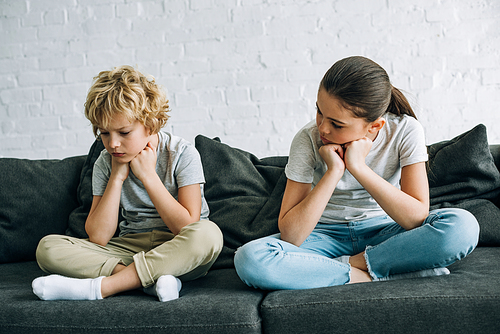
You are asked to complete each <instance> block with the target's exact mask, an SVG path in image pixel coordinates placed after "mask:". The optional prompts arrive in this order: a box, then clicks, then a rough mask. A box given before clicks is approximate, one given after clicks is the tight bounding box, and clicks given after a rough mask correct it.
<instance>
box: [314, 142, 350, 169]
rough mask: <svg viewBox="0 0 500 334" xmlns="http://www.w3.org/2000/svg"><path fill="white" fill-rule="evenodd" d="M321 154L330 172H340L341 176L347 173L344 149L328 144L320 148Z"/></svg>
mask: <svg viewBox="0 0 500 334" xmlns="http://www.w3.org/2000/svg"><path fill="white" fill-rule="evenodd" d="M319 154H320V155H321V157H322V158H323V160H324V161H325V163H326V166H327V167H328V170H331V171H338V172H340V173H341V175H343V174H344V171H345V167H346V165H345V163H344V149H343V148H342V146H340V145H337V144H327V145H323V146H321V147H320V148H319Z"/></svg>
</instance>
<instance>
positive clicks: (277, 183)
mask: <svg viewBox="0 0 500 334" xmlns="http://www.w3.org/2000/svg"><path fill="white" fill-rule="evenodd" d="M195 145H196V148H197V149H198V151H199V152H200V156H201V161H202V163H203V169H204V173H205V180H206V184H205V197H206V199H207V202H208V205H209V207H210V220H212V221H213V222H215V223H216V224H217V225H218V226H219V227H220V228H221V230H222V232H223V234H224V249H223V251H222V253H221V255H220V256H219V259H218V260H217V262H216V263H215V264H214V268H220V267H232V266H233V255H234V251H235V250H236V249H237V248H238V247H239V246H241V245H243V244H244V243H246V242H248V241H250V240H253V239H257V238H260V237H263V236H267V235H269V234H272V233H277V232H278V214H279V210H280V207H281V199H282V197H283V192H284V189H285V185H286V177H285V174H284V166H285V164H286V162H287V161H288V159H287V157H272V158H264V159H258V158H256V157H255V156H254V155H252V154H250V153H248V152H245V151H243V150H240V149H236V148H233V147H230V146H228V145H226V144H223V143H220V141H219V140H217V139H215V140H212V139H209V138H207V137H204V136H202V135H199V136H197V137H196V139H195Z"/></svg>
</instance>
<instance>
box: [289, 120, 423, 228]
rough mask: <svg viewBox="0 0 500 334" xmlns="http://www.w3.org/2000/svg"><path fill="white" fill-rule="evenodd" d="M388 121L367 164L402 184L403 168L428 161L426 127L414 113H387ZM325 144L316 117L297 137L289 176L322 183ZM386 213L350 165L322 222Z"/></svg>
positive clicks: (302, 181) (336, 222)
mask: <svg viewBox="0 0 500 334" xmlns="http://www.w3.org/2000/svg"><path fill="white" fill-rule="evenodd" d="M384 118H385V119H386V123H385V125H384V127H383V128H382V129H381V130H380V131H379V133H378V135H377V138H375V141H374V142H373V145H372V148H371V150H370V152H369V153H368V156H367V157H366V160H365V162H366V164H367V165H368V167H370V168H371V169H372V170H373V171H374V172H375V173H377V174H378V175H380V176H381V177H382V178H384V179H385V180H387V181H388V182H389V183H391V184H392V185H394V186H395V187H397V188H400V179H401V168H402V167H404V166H408V165H412V164H415V163H418V162H424V161H427V159H428V156H427V147H426V145H425V137H424V130H423V128H422V126H421V125H420V123H419V122H418V121H417V120H416V119H415V118H413V117H411V116H407V115H403V116H401V117H399V116H396V115H394V114H390V113H387V114H386V115H385V116H384ZM322 145H323V143H322V141H321V139H320V136H319V132H318V128H317V126H316V121H311V122H310V123H308V124H307V125H306V126H304V127H303V128H302V129H301V130H300V131H299V132H298V133H297V134H296V135H295V137H294V139H293V141H292V145H291V148H290V156H289V160H288V164H287V165H286V167H285V174H286V176H287V178H288V179H290V180H293V181H296V182H301V183H311V184H312V187H314V186H315V185H316V184H318V182H319V180H320V179H321V178H322V177H323V175H324V174H325V172H326V170H327V166H326V163H325V162H324V160H323V158H322V157H321V156H320V154H319V148H320V147H321V146H322ZM382 215H386V213H385V212H384V211H383V210H382V208H381V207H380V206H379V205H378V204H377V202H376V201H375V200H374V199H373V198H372V197H371V195H370V194H369V193H368V192H367V191H366V190H365V189H364V188H363V187H362V186H361V184H360V183H359V182H358V181H357V180H356V179H355V178H354V177H353V176H352V175H351V173H349V171H348V170H347V169H346V170H345V172H344V175H343V176H342V178H341V179H340V181H339V183H338V184H337V187H336V188H335V191H334V192H333V194H332V197H331V198H330V200H329V202H328V204H327V206H326V208H325V211H324V212H323V215H322V216H321V218H320V222H322V223H331V224H338V223H346V222H349V221H359V220H364V219H368V218H373V217H378V216H382Z"/></svg>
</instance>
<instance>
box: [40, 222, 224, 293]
mask: <svg viewBox="0 0 500 334" xmlns="http://www.w3.org/2000/svg"><path fill="white" fill-rule="evenodd" d="M222 244H223V240H222V233H221V231H220V229H219V227H218V226H217V225H215V224H214V223H212V222H211V221H208V220H201V221H198V222H196V223H192V224H189V225H187V226H185V227H184V228H183V229H182V230H181V231H180V232H179V234H178V235H174V234H172V233H170V232H164V231H152V232H146V233H137V234H127V235H125V236H123V237H117V238H112V239H111V240H110V241H109V243H108V244H107V245H106V246H100V245H97V244H95V243H93V242H90V241H88V239H79V238H74V237H69V236H64V235H48V236H46V237H44V238H43V239H42V240H40V243H39V244H38V248H37V250H36V259H37V261H38V265H39V266H40V268H41V269H42V270H43V271H45V272H47V273H54V274H60V275H64V276H68V277H76V278H95V277H99V276H110V275H111V273H112V272H113V270H114V268H115V267H116V265H118V264H123V265H125V266H128V265H129V264H131V263H132V262H134V263H135V266H136V269H137V273H138V275H139V278H140V280H141V283H142V286H143V287H145V288H147V287H149V286H151V285H153V284H154V283H155V282H156V280H157V279H158V278H159V277H160V276H162V275H173V276H175V277H178V278H179V279H181V280H183V281H188V280H193V279H196V278H199V277H202V276H204V275H206V273H207V272H208V270H209V269H210V267H211V266H212V264H213V263H214V262H215V260H216V259H217V256H219V254H220V252H221V250H222Z"/></svg>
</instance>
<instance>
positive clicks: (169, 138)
mask: <svg viewBox="0 0 500 334" xmlns="http://www.w3.org/2000/svg"><path fill="white" fill-rule="evenodd" d="M158 138H159V143H160V144H159V149H160V150H161V151H165V152H169V153H170V154H174V155H178V154H181V153H183V152H184V151H186V150H187V151H191V150H193V149H194V150H196V148H195V147H194V145H193V144H192V143H191V142H189V141H187V140H186V139H184V138H182V137H179V136H175V135H173V134H171V133H170V132H166V131H160V132H158Z"/></svg>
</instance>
